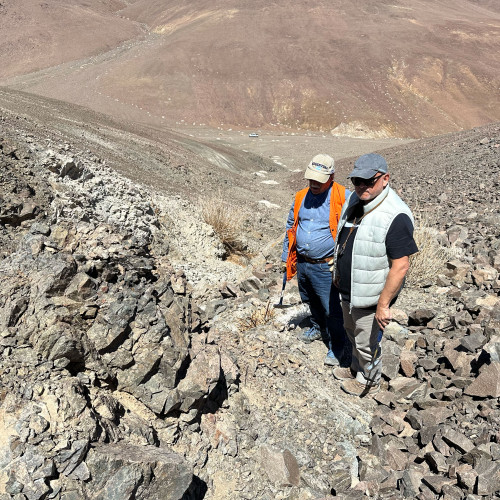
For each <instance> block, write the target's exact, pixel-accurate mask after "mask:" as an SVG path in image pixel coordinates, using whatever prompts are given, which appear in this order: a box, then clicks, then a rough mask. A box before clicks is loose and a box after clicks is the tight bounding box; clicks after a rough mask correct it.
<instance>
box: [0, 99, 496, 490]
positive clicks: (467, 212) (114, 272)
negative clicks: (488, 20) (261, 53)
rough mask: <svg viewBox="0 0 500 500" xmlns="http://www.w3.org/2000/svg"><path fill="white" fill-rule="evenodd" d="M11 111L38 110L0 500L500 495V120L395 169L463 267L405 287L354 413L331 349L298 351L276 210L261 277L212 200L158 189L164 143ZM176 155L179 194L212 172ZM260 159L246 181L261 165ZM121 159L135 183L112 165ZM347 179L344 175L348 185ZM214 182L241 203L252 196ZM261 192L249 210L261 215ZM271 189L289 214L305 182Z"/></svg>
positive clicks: (12, 287) (20, 141) (5, 330)
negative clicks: (280, 304)
mask: <svg viewBox="0 0 500 500" xmlns="http://www.w3.org/2000/svg"><path fill="white" fill-rule="evenodd" d="M16 95H17V98H18V99H19V100H16V98H15V96H16ZM0 96H1V97H2V107H4V103H6V102H8V103H15V104H16V107H19V105H20V104H21V103H24V104H23V106H22V112H18V113H15V112H13V110H12V109H9V106H6V108H7V109H2V112H1V113H0V115H1V117H0V127H1V128H0V136H1V141H0V144H1V147H0V164H1V171H0V197H1V199H2V203H1V207H0V252H1V253H0V276H1V278H2V287H1V288H0V305H1V306H2V307H1V308H0V333H1V335H0V351H1V353H2V356H1V360H0V378H1V386H2V390H1V391H0V403H1V404H0V424H1V432H0V469H1V474H0V494H1V495H2V496H3V498H5V499H15V500H25V499H26V498H28V499H30V498H41V499H43V498H54V499H57V500H59V499H63V498H64V499H67V498H78V499H79V498H91V499H104V498H106V499H109V498H116V499H117V500H118V499H120V500H132V499H144V500H146V499H152V498H172V499H174V498H175V499H179V498H183V499H184V500H191V499H193V500H194V499H196V500H198V499H200V500H201V499H205V500H211V499H214V500H215V499H217V500H229V499H231V500H233V499H235V498H237V499H255V498H258V499H275V498H283V499H285V498H289V499H308V498H310V499H318V500H319V499H325V498H331V497H332V495H335V496H337V497H338V498H343V499H345V500H347V499H350V498H385V497H394V498H421V499H429V500H433V499H438V498H457V499H459V498H463V497H466V496H467V495H470V496H471V498H476V499H478V500H479V499H481V500H492V499H493V498H496V497H497V496H498V493H499V491H500V481H499V479H500V411H499V405H498V403H499V397H500V386H499V383H498V381H499V380H500V318H499V315H498V310H499V309H498V307H499V304H500V298H499V293H500V280H499V272H500V247H499V241H500V233H499V225H498V216H499V201H500V200H499V194H498V193H499V186H500V178H499V175H500V155H499V149H500V125H499V124H492V125H490V126H487V127H483V128H478V129H474V130H471V131H467V132H465V133H459V134H448V135H442V136H439V137H434V138H430V139H427V140H425V141H418V142H414V143H411V144H407V145H404V146H402V147H399V148H394V149H389V150H385V151H384V152H383V154H384V155H386V157H387V158H388V160H389V164H390V166H391V172H392V174H393V179H394V181H393V185H394V187H395V188H396V189H398V191H400V192H401V193H402V195H403V197H404V198H405V199H406V200H407V201H408V202H409V203H410V204H411V205H412V207H413V208H414V209H415V212H418V211H420V208H426V207H427V208H429V209H430V213H431V214H432V215H433V217H432V218H431V219H430V224H431V225H432V228H431V229H432V231H430V232H429V233H427V234H428V235H429V238H432V240H433V241H435V242H436V244H438V245H439V246H440V248H442V249H443V250H444V251H445V252H446V253H447V255H449V256H450V260H449V262H448V264H445V263H444V262H441V266H440V267H439V268H438V269H437V270H436V271H435V274H434V275H432V276H431V278H428V279H426V280H424V281H423V282H422V283H420V284H419V286H412V287H411V288H407V289H406V290H405V291H404V294H403V296H402V297H401V299H400V301H399V302H398V304H397V307H398V310H395V311H394V317H395V319H396V320H397V321H394V322H393V323H392V324H391V327H390V328H388V330H387V331H386V333H385V335H384V339H383V344H382V349H383V355H384V371H383V387H382V389H383V390H382V391H381V392H380V393H379V394H378V395H377V396H376V398H374V399H362V400H359V399H357V398H354V397H351V396H347V395H345V394H344V393H343V392H342V391H341V389H340V387H339V383H338V382H337V381H336V380H335V379H334V378H333V376H332V374H331V368H329V367H325V366H324V365H323V359H324V356H325V353H326V346H325V345H324V344H323V343H322V342H315V343H313V344H310V345H305V344H303V343H301V342H300V341H299V340H298V339H297V333H299V332H300V331H301V329H302V328H303V327H306V325H307V319H306V317H307V308H306V307H305V306H303V305H300V304H298V293H297V287H296V284H295V283H294V282H291V283H289V284H288V285H287V288H286V293H285V298H284V303H285V304H286V305H288V306H290V307H288V308H286V309H284V310H278V309H273V308H272V304H273V303H275V302H276V301H277V296H278V292H279V291H280V288H281V276H280V272H279V265H278V263H279V254H280V252H279V245H276V244H274V243H275V242H274V241H273V237H275V234H274V229H272V230H271V231H269V229H268V219H267V218H266V217H265V215H266V214H268V213H269V212H265V211H264V212H262V213H259V212H258V210H255V211H254V214H253V215H254V217H251V218H249V219H248V221H247V223H248V226H247V229H248V231H247V237H248V238H249V240H250V239H253V242H252V241H249V245H250V247H251V248H254V249H258V251H256V252H255V254H254V255H248V256H247V257H246V260H245V261H244V262H245V265H243V266H242V265H238V264H236V263H232V262H230V261H229V262H228V261H222V260H221V255H222V252H220V248H221V246H220V241H218V240H217V237H216V236H215V235H214V233H213V231H211V229H210V227H209V226H207V225H206V224H204V223H202V222H201V220H200V216H199V213H198V212H197V210H198V207H197V205H196V203H191V202H190V201H189V199H188V197H187V196H186V197H180V196H175V189H174V190H172V191H169V192H168V193H167V192H165V193H163V194H164V196H162V193H161V192H158V191H156V192H154V189H153V187H155V186H154V184H155V183H156V182H157V181H158V182H159V181H160V177H161V176H157V173H156V168H157V167H158V163H157V161H158V157H157V156H155V155H156V154H157V153H156V151H157V150H156V149H155V148H156V147H159V146H160V145H158V144H156V143H155V141H154V140H153V139H154V137H151V136H144V135H142V132H144V129H143V128H142V127H139V128H138V130H139V132H141V131H142V132H141V133H139V134H138V135H137V137H136V136H135V135H134V133H133V130H129V129H127V127H128V126H129V125H123V126H121V127H118V126H117V124H116V123H113V122H111V121H109V120H108V119H107V118H105V117H103V116H100V117H99V116H98V115H96V114H91V113H88V112H87V111H86V110H82V109H79V108H76V107H75V106H70V105H67V107H66V105H61V103H58V102H57V101H50V100H44V99H37V98H36V99H34V100H30V96H29V95H28V94H17V93H14V96H13V95H10V96H8V97H9V98H7V96H6V95H5V93H1V94H0ZM31 99H33V98H31ZM41 104H43V105H44V106H47V110H46V111H43V109H41V108H40V105H41ZM51 106H53V107H52V113H53V114H54V115H59V117H60V118H62V119H61V120H60V121H58V120H56V118H55V117H54V118H52V119H50V110H51ZM18 111H20V110H19V109H18ZM70 111H71V112H74V113H76V115H75V116H73V117H72V116H71V114H70ZM30 113H33V114H34V115H35V116H34V118H33V119H32V118H31V117H30ZM37 113H38V114H37ZM66 113H68V114H66ZM98 118H99V119H98ZM88 120H89V121H88ZM64 122H66V123H67V126H66V127H64V126H62V124H63V123H64ZM43 123H45V128H44V127H42V126H41V125H42V124H43ZM52 125H54V126H55V128H54V129H52V128H50V127H51V126H52ZM157 133H158V136H156V139H158V140H165V139H166V138H167V136H166V135H164V134H165V133H163V135H162V134H161V133H160V132H157ZM177 139H179V142H176V141H177ZM181 139H182V140H184V139H185V138H182V137H177V136H174V135H171V136H168V142H165V144H164V146H165V153H166V154H167V155H168V153H169V150H170V148H172V156H170V157H168V161H167V162H166V165H164V168H165V170H164V172H165V174H164V177H165V178H166V180H164V182H165V186H166V185H167V184H168V179H169V176H171V178H172V182H173V183H178V184H175V185H178V186H180V185H181V184H182V182H188V181H189V179H191V178H192V173H191V172H189V171H188V172H186V171H185V170H183V169H182V168H180V169H179V171H180V176H179V177H178V176H177V175H176V174H175V173H174V171H175V170H177V169H178V165H180V164H179V163H177V161H173V158H175V159H177V158H178V156H177V155H184V156H185V157H186V159H187V160H188V161H189V163H183V164H182V165H190V166H192V167H193V168H195V167H196V168H198V167H201V166H202V165H203V163H204V161H205V159H204V157H200V158H197V157H196V155H194V154H193V156H190V154H189V153H188V152H187V151H188V149H185V148H184V146H183V145H182V144H183V143H182V140H181ZM114 141H116V143H115V142H114ZM170 141H172V142H170ZM326 143H328V140H327V139H326ZM113 145H115V147H114V148H113ZM299 145H300V143H299ZM129 146H130V148H131V149H132V153H131V155H130V156H128V155H127V153H126V150H127V148H128V147H129ZM198 147H199V148H201V149H199V151H200V150H201V151H203V148H204V147H208V145H205V146H198ZM141 158H142V161H143V162H144V165H140V164H136V162H137V161H138V159H141ZM248 158H249V164H248V165H247V168H248V170H247V171H245V172H244V173H242V174H241V175H242V177H243V178H245V179H247V178H250V177H251V175H250V174H249V172H251V165H252V162H253V161H254V160H255V161H257V162H258V161H259V160H258V159H257V158H255V157H252V156H249V157H248ZM120 160H122V161H123V162H124V164H126V168H124V172H126V173H127V174H128V175H130V174H131V172H130V170H129V171H128V172H127V169H132V168H133V166H134V164H135V168H136V169H137V171H136V172H135V176H136V177H134V181H131V180H129V179H126V178H124V177H123V176H122V175H121V174H120V173H119V172H118V171H115V170H113V169H112V168H111V167H110V166H109V165H113V167H115V166H116V167H117V168H120V166H119V164H120ZM228 161H229V163H231V162H232V161H233V159H232V158H229V160H228ZM351 165H352V159H351V160H342V161H339V162H338V164H337V169H338V174H339V177H340V178H341V179H343V176H344V177H345V174H346V173H347V172H348V171H349V169H350V167H351ZM253 167H254V168H255V169H257V168H258V167H259V164H258V163H256V164H254V165H253ZM122 168H123V167H122ZM148 168H149V170H148ZM208 171H211V172H212V175H213V176H214V177H215V179H214V181H213V184H212V185H213V186H215V185H216V184H217V183H219V184H225V186H226V190H227V192H231V190H232V189H233V186H237V183H238V182H239V180H238V179H239V177H238V176H232V174H231V172H232V171H231V169H227V168H221V169H219V170H217V171H216V170H214V169H213V168H212V169H209V170H207V171H205V172H204V173H203V174H202V175H203V176H205V175H206V177H204V179H208V178H209V177H210V176H209V175H208ZM148 173H150V174H151V176H152V178H147V179H146V182H144V183H142V182H139V177H140V175H139V174H141V175H146V176H147V175H148ZM296 175H297V178H296V179H295V181H296V182H297V183H299V177H301V174H299V173H297V174H296ZM130 176H131V177H132V175H130ZM292 181H293V179H292ZM233 182H234V183H236V184H234V185H233ZM300 182H303V181H302V180H301V181H300ZM152 184H153V186H152V187H151V185H152ZM255 189H256V188H250V189H248V190H247V191H246V192H245V191H244V190H243V189H241V190H240V189H237V188H235V189H234V193H235V195H237V198H235V199H238V202H239V203H240V204H242V205H243V204H245V203H247V204H249V205H250V203H251V202H253V201H255V192H254V191H255ZM273 189H274V190H275V193H276V197H277V198H283V199H286V198H287V197H289V189H290V186H289V185H288V184H287V185H286V186H285V185H279V184H275V185H274V187H273ZM169 193H170V194H169ZM419 204H420V207H419ZM253 206H254V205H252V207H253ZM255 207H257V206H255ZM279 212H280V216H281V222H282V223H283V222H284V219H285V216H286V212H287V207H286V206H285V205H283V206H282V207H281V208H280V209H279ZM165 219H169V221H167V222H165ZM176 222H180V224H182V225H184V226H186V227H185V228H184V229H183V231H180V230H179V226H176V224H175V223H176ZM281 234H282V231H281ZM259 238H260V239H259ZM177 239H179V240H183V241H180V242H177V241H175V240H177ZM178 246H182V248H184V249H188V250H190V251H187V252H185V253H184V254H183V256H182V259H179V256H178V255H175V251H174V250H176V248H178ZM174 258H175V262H174ZM266 311H267V313H266ZM269 311H272V312H269Z"/></svg>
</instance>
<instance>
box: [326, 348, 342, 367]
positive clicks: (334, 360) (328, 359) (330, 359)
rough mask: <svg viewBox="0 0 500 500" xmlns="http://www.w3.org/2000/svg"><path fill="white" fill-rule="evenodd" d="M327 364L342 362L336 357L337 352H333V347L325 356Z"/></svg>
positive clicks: (334, 364) (335, 364)
mask: <svg viewBox="0 0 500 500" xmlns="http://www.w3.org/2000/svg"><path fill="white" fill-rule="evenodd" d="M325 365H327V366H339V365H340V362H339V360H338V359H337V358H336V356H335V354H333V351H332V350H331V349H328V354H327V355H326V358H325Z"/></svg>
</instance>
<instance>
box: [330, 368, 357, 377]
mask: <svg viewBox="0 0 500 500" xmlns="http://www.w3.org/2000/svg"><path fill="white" fill-rule="evenodd" d="M332 373H333V376H334V377H335V378H336V379H337V380H351V379H353V378H356V373H355V372H354V371H353V370H352V369H351V367H350V366H348V367H346V368H341V367H340V366H339V367H338V368H334V370H333V372H332Z"/></svg>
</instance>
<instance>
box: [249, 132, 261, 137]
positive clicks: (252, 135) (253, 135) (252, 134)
mask: <svg viewBox="0 0 500 500" xmlns="http://www.w3.org/2000/svg"><path fill="white" fill-rule="evenodd" d="M248 137H259V134H258V133H257V132H252V133H251V134H248Z"/></svg>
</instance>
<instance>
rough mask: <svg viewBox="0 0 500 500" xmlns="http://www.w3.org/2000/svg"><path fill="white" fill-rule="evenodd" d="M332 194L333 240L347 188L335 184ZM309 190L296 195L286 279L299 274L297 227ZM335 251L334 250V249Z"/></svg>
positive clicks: (331, 223) (289, 233)
mask: <svg viewBox="0 0 500 500" xmlns="http://www.w3.org/2000/svg"><path fill="white" fill-rule="evenodd" d="M330 189H331V190H332V192H331V193H330V231H331V233H332V237H333V239H335V236H336V234H337V225H338V223H339V219H340V212H341V210H342V205H343V204H344V202H345V187H344V186H341V185H340V184H337V183H336V182H333V183H332V185H331V188H330ZM308 191H309V188H305V189H301V190H300V191H299V192H298V193H297V194H296V195H295V203H294V205H293V226H292V227H291V228H290V229H288V231H287V234H288V257H287V259H286V279H287V280H291V279H292V278H293V277H294V276H295V275H296V274H297V237H296V234H297V226H298V225H299V210H300V207H301V206H302V202H303V201H304V198H305V197H306V194H307V192H308ZM332 251H333V248H332Z"/></svg>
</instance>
